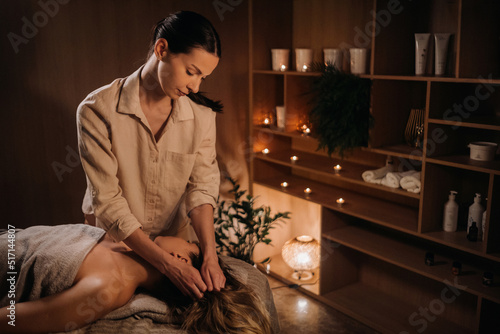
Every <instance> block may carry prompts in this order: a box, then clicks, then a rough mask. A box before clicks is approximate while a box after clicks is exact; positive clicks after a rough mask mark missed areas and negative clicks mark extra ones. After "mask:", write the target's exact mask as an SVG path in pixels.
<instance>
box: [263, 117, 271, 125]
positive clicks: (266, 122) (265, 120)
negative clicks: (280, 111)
mask: <svg viewBox="0 0 500 334" xmlns="http://www.w3.org/2000/svg"><path fill="white" fill-rule="evenodd" d="M269 124H271V120H270V119H269V118H267V117H266V118H264V125H269Z"/></svg>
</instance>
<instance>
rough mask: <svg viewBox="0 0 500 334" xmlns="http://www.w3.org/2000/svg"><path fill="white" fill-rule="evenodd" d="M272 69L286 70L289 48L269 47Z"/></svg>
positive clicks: (287, 67)
mask: <svg viewBox="0 0 500 334" xmlns="http://www.w3.org/2000/svg"><path fill="white" fill-rule="evenodd" d="M271 58H272V64H273V71H281V72H284V71H287V70H288V69H289V66H288V64H289V59H290V50H289V49H271Z"/></svg>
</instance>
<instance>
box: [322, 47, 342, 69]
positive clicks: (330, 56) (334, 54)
mask: <svg viewBox="0 0 500 334" xmlns="http://www.w3.org/2000/svg"><path fill="white" fill-rule="evenodd" d="M323 58H324V60H325V65H333V66H334V67H336V68H337V69H338V70H340V71H341V70H342V67H343V66H342V64H343V63H342V62H343V59H342V49H338V48H333V49H323Z"/></svg>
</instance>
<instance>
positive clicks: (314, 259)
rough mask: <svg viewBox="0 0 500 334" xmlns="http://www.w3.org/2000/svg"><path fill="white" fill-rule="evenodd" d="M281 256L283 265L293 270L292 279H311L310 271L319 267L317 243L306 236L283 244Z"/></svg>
mask: <svg viewBox="0 0 500 334" xmlns="http://www.w3.org/2000/svg"><path fill="white" fill-rule="evenodd" d="M281 255H282V256H283V260H285V263H286V264H287V265H288V266H290V267H291V268H292V269H293V270H294V273H293V275H292V277H293V278H294V279H297V280H308V279H311V278H312V277H313V273H312V272H311V270H313V269H315V268H317V267H318V266H319V257H320V247H319V242H318V241H317V240H316V239H314V238H313V237H311V236H308V235H301V236H298V237H296V238H293V239H290V240H288V241H287V242H285V244H284V245H283V248H282V250H281Z"/></svg>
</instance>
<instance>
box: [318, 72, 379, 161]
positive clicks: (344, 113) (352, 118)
mask: <svg viewBox="0 0 500 334" xmlns="http://www.w3.org/2000/svg"><path fill="white" fill-rule="evenodd" d="M313 70H315V71H320V72H322V74H321V76H320V77H319V78H318V79H317V80H315V82H314V84H313V93H314V96H315V97H314V101H313V109H312V110H311V113H310V114H309V121H310V123H311V125H312V128H313V130H314V135H315V136H316V137H317V138H318V141H319V145H318V150H320V149H324V148H326V149H327V151H328V154H329V155H332V154H333V153H335V152H337V153H338V154H339V155H340V156H341V157H343V156H344V151H346V150H351V151H352V149H353V148H355V147H359V146H367V145H368V141H369V139H370V133H369V129H370V128H371V127H373V122H374V119H373V116H372V115H371V113H370V89H371V80H369V79H363V78H360V77H358V76H356V75H353V74H349V73H344V72H342V71H339V70H338V69H337V68H335V67H334V66H330V65H327V66H326V65H325V64H314V66H313Z"/></svg>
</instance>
